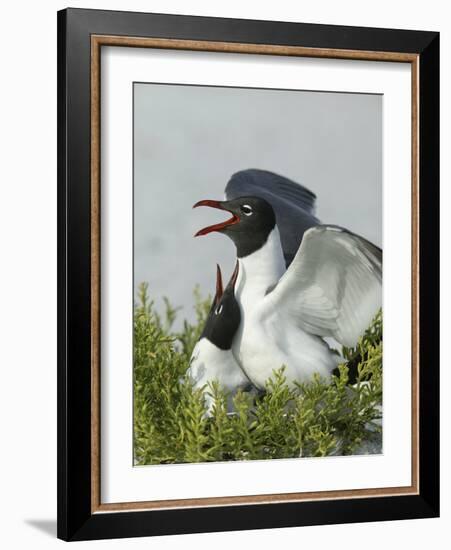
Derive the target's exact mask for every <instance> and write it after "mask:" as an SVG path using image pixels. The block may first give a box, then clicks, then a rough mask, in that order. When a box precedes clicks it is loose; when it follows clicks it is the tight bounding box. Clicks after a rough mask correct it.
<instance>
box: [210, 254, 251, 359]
mask: <svg viewBox="0 0 451 550" xmlns="http://www.w3.org/2000/svg"><path fill="white" fill-rule="evenodd" d="M238 270H239V264H238V261H237V262H236V266H235V270H234V272H233V274H232V277H231V279H230V281H229V284H228V285H227V288H226V289H225V290H224V291H223V288H222V275H221V269H220V267H219V265H218V266H217V271H216V294H215V297H214V300H213V303H212V305H211V308H210V312H209V314H208V317H207V321H206V323H205V327H204V330H203V332H202V334H201V338H207V340H210V342H211V343H212V344H214V345H215V346H216V347H218V348H220V349H223V350H229V349H231V348H232V341H233V337H234V336H235V333H236V331H237V330H238V327H239V326H240V322H241V311H240V306H239V304H238V302H237V301H236V299H235V284H236V280H237V277H238Z"/></svg>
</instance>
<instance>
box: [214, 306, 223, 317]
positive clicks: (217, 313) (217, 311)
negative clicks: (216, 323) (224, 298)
mask: <svg viewBox="0 0 451 550" xmlns="http://www.w3.org/2000/svg"><path fill="white" fill-rule="evenodd" d="M221 311H222V304H219V306H218V307H217V308H216V309H215V315H221Z"/></svg>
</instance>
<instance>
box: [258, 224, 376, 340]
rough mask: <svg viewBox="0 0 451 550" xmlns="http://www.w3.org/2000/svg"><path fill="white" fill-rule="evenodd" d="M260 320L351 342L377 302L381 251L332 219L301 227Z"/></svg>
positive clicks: (372, 312)
mask: <svg viewBox="0 0 451 550" xmlns="http://www.w3.org/2000/svg"><path fill="white" fill-rule="evenodd" d="M265 302H266V304H265V307H264V311H263V314H262V320H263V322H264V320H268V319H272V321H274V319H275V318H277V319H279V321H280V322H281V323H291V324H295V325H297V326H299V327H300V328H301V329H303V330H305V331H307V332H309V333H311V334H316V335H319V336H331V337H333V338H335V339H336V340H337V341H338V342H340V343H341V344H343V345H345V346H354V345H355V344H356V343H357V340H358V338H359V336H361V335H362V333H363V332H364V331H365V330H366V329H367V328H368V326H369V324H370V323H371V321H372V319H373V317H374V316H375V314H376V313H377V311H378V310H379V308H380V307H381V305H382V251H381V250H380V249H379V248H378V247H376V246H375V245H373V244H372V243H370V242H369V241H367V240H365V239H363V238H362V237H359V236H358V235H354V234H353V233H351V232H349V231H347V230H345V229H342V228H340V227H337V226H332V225H318V226H316V227H314V228H311V229H309V230H308V231H306V232H305V235H304V238H303V240H302V244H301V246H300V248H299V250H298V252H297V254H296V256H295V257H294V259H293V262H292V263H291V265H290V267H289V268H288V269H287V271H286V272H285V274H284V275H283V277H282V278H281V279H280V281H279V283H278V284H277V286H276V287H275V288H274V290H272V292H271V293H270V294H268V295H267V297H266V298H265Z"/></svg>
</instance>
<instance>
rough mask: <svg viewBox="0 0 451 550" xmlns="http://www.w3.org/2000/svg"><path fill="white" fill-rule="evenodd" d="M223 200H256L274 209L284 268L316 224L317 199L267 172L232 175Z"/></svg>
mask: <svg viewBox="0 0 451 550" xmlns="http://www.w3.org/2000/svg"><path fill="white" fill-rule="evenodd" d="M225 195H226V199H227V200H230V199H236V198H237V197H245V196H255V197H261V198H263V199H266V200H267V201H268V202H269V203H270V204H271V206H272V207H273V209H274V212H275V214H276V221H277V226H278V228H279V232H280V239H281V242H282V248H283V253H284V256H285V262H286V264H287V266H288V265H289V264H290V263H291V262H292V260H293V258H294V256H295V254H296V252H297V251H298V249H299V245H300V244H301V241H302V237H303V235H304V233H305V231H306V230H307V229H309V228H310V227H313V226H315V225H318V224H319V221H318V219H317V218H316V217H315V201H316V195H315V194H314V193H312V192H311V191H309V190H308V189H307V188H305V187H303V186H302V185H300V184H299V183H296V182H294V181H292V180H290V179H288V178H285V177H283V176H279V175H278V174H274V173H273V172H268V171H266V170H257V169H249V170H242V171H240V172H237V173H236V174H234V175H233V176H232V177H231V178H230V180H229V182H228V183H227V186H226V188H225Z"/></svg>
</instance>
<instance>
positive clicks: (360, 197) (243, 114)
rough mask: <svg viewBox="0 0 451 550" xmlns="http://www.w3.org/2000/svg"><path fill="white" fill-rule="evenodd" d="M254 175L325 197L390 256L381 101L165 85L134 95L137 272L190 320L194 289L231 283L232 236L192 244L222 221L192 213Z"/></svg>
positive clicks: (336, 216)
mask: <svg viewBox="0 0 451 550" xmlns="http://www.w3.org/2000/svg"><path fill="white" fill-rule="evenodd" d="M245 168H261V169H266V170H271V171H273V172H278V173H280V174H282V175H284V176H287V177H289V178H291V179H294V180H295V181H298V182H299V183H302V184H303V185H305V186H306V187H308V188H309V189H311V190H312V191H313V192H314V193H315V194H316V195H317V216H318V217H319V218H320V220H321V221H322V222H324V223H334V224H338V225H341V226H343V227H346V228H348V229H350V230H352V231H354V232H355V233H358V234H360V235H363V236H365V237H366V238H368V239H369V240H371V241H373V242H374V243H376V244H377V245H379V246H381V245H382V96H379V95H362V94H348V93H330V92H327V93H325V92H310V91H308V92H306V91H291V90H290V91H286V90H261V89H257V90H254V89H242V88H222V87H204V86H179V85H161V84H135V85H134V206H135V210H134V214H135V218H134V224H135V227H134V230H135V232H134V239H135V240H134V247H135V248H134V252H135V254H134V261H135V265H134V270H135V271H134V273H135V285H136V284H138V283H139V282H141V281H147V282H148V283H149V287H150V293H151V295H152V297H153V298H154V299H156V303H157V305H161V297H162V296H168V297H169V299H170V300H171V302H172V303H173V304H174V305H177V306H183V315H184V316H186V317H188V318H192V312H191V310H192V304H193V298H192V289H193V288H194V286H195V284H196V283H198V284H200V286H201V289H202V291H203V293H204V294H207V293H209V292H212V291H213V289H214V285H215V269H216V267H215V266H216V263H219V264H220V265H221V267H222V268H223V272H224V276H225V278H227V279H228V277H229V275H230V273H231V271H232V270H233V266H234V259H235V249H234V246H233V244H232V242H231V241H230V240H229V239H227V237H225V236H223V235H220V234H211V235H208V236H205V237H200V238H197V239H194V238H193V234H194V233H195V232H196V231H197V230H198V229H200V228H201V227H204V226H205V225H208V224H210V223H215V222H217V221H222V220H223V219H224V213H223V212H219V211H215V210H211V209H208V208H205V209H202V208H200V209H196V210H192V208H191V207H192V205H193V204H194V203H195V202H197V201H198V200H200V199H205V198H209V199H223V196H224V187H225V185H226V183H227V181H228V179H229V177H230V176H231V175H232V174H233V173H234V172H237V171H238V170H243V169H245Z"/></svg>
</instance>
